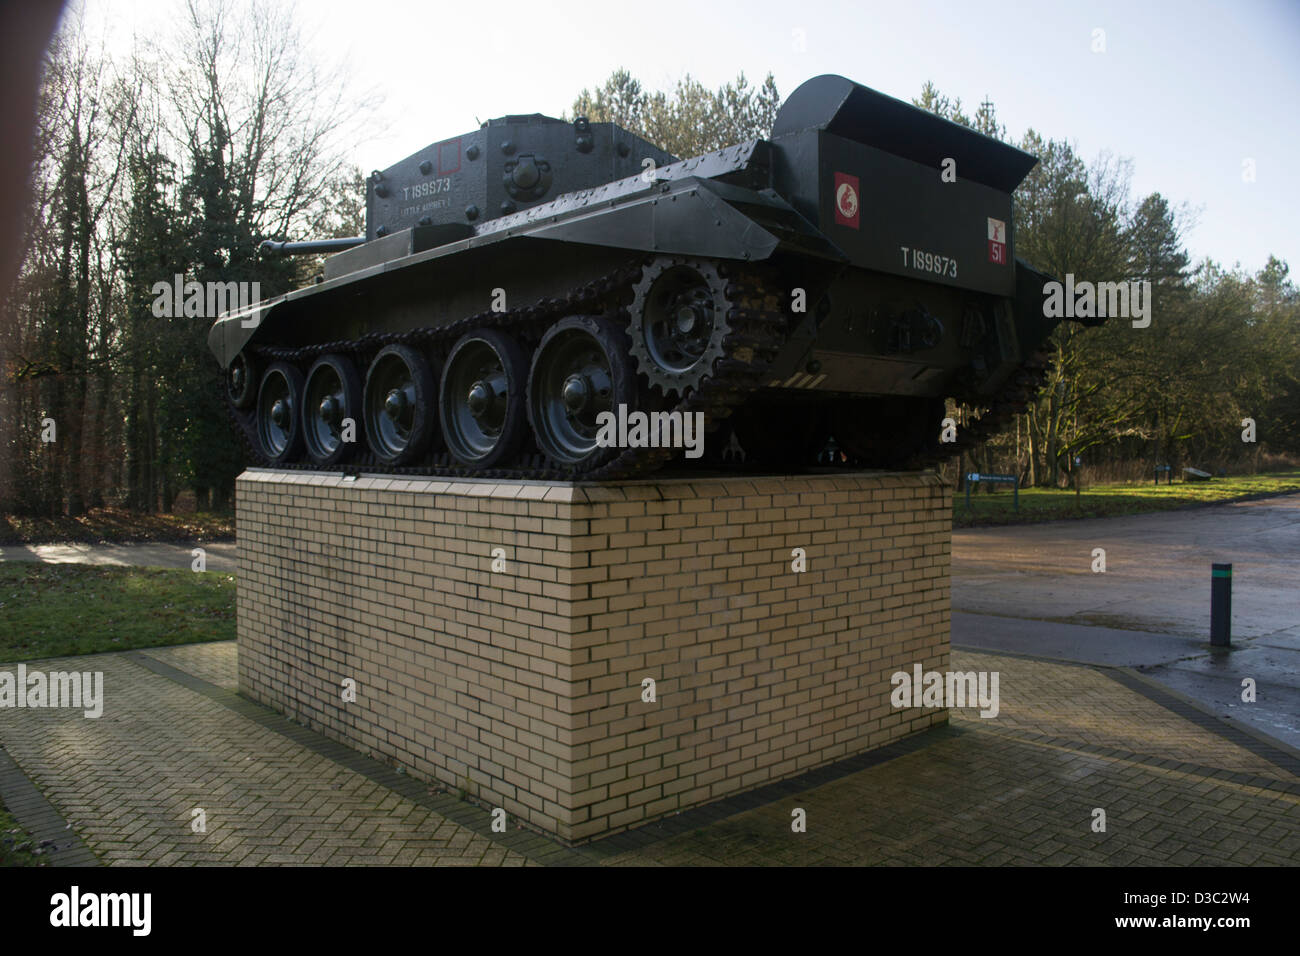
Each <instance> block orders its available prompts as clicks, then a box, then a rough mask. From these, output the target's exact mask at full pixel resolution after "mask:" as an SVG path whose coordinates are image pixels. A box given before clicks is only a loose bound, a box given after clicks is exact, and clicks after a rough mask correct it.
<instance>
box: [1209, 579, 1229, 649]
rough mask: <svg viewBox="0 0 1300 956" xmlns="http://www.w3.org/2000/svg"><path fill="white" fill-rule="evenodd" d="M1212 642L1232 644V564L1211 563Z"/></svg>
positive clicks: (1216, 645) (1219, 644) (1224, 645)
mask: <svg viewBox="0 0 1300 956" xmlns="http://www.w3.org/2000/svg"><path fill="white" fill-rule="evenodd" d="M1210 569H1211V570H1210V643H1211V644H1213V645H1214V646H1215V647H1231V646H1232V565H1231V564H1212V565H1210Z"/></svg>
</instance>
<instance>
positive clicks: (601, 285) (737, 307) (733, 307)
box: [225, 257, 791, 481]
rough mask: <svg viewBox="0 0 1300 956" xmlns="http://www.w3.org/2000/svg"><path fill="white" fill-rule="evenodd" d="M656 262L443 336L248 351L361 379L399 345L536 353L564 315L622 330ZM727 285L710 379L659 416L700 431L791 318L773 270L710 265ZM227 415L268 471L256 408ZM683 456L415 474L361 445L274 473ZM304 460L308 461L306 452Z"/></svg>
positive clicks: (667, 452)
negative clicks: (343, 369)
mask: <svg viewBox="0 0 1300 956" xmlns="http://www.w3.org/2000/svg"><path fill="white" fill-rule="evenodd" d="M652 261H653V257H647V258H643V259H638V260H636V261H633V262H631V263H629V264H627V265H625V266H623V267H621V268H619V269H616V270H614V271H613V272H610V273H607V274H606V275H604V276H602V277H600V278H598V279H596V280H594V281H592V282H589V283H587V284H586V285H584V286H581V287H579V288H576V289H574V290H573V291H572V292H570V293H569V294H568V295H567V296H565V297H564V298H552V299H544V300H541V301H538V302H535V303H533V304H531V305H528V306H523V307H520V308H515V309H507V310H505V311H501V312H492V311H484V312H480V313H478V314H476V315H472V316H468V317H466V318H463V319H460V320H458V321H456V322H453V323H451V324H449V325H446V326H442V327H437V328H434V327H426V328H418V329H412V330H409V331H405V332H388V333H371V334H369V335H366V336H363V337H361V338H359V339H354V340H350V341H338V342H327V343H323V344H319V345H311V346H305V347H302V348H283V347H278V346H272V345H263V346H252V347H251V348H250V349H249V351H250V352H251V353H252V354H253V355H254V356H255V357H256V358H257V359H258V361H259V362H261V363H262V365H263V367H265V365H266V364H268V363H270V362H274V361H285V362H290V363H294V364H296V365H297V366H298V367H299V368H302V369H306V367H307V365H309V364H310V362H311V361H313V360H314V359H316V358H317V357H319V356H321V355H325V354H330V353H337V354H343V355H349V356H351V357H352V358H353V360H354V361H355V362H356V365H357V367H358V371H360V372H361V373H362V375H363V377H364V373H365V369H366V368H367V367H368V366H369V363H370V361H371V359H373V358H374V356H375V355H376V354H378V352H379V350H380V349H382V348H384V347H385V346H388V345H394V344H403V345H410V346H412V347H415V348H418V349H421V350H422V351H424V352H425V353H426V354H431V355H433V356H435V357H436V358H437V359H438V361H439V365H441V362H442V360H443V359H445V357H446V355H447V354H448V352H450V350H451V347H452V345H453V344H454V343H455V342H456V340H457V339H458V338H460V336H461V335H463V334H464V333H465V332H468V331H470V330H471V329H482V328H498V329H501V330H503V331H508V332H510V333H511V334H512V335H515V336H517V337H518V338H519V339H520V341H522V342H525V343H526V344H528V345H529V346H535V345H536V344H537V342H538V341H540V339H541V337H542V335H543V334H544V333H545V331H546V330H547V329H548V328H549V327H550V326H551V325H552V324H554V323H555V322H557V321H559V320H560V319H561V318H564V317H565V316H569V315H597V314H603V315H618V316H619V318H620V321H621V322H623V323H624V328H626V327H627V326H626V323H627V322H628V316H627V314H626V310H625V306H626V305H627V304H628V303H630V302H631V301H632V298H633V290H634V286H635V284H636V283H637V282H638V281H640V279H641V276H642V271H643V269H644V268H645V267H646V266H648V265H649V264H650V263H651V262H652ZM716 265H717V269H718V272H719V275H720V277H721V278H722V280H723V282H724V283H725V290H724V294H725V296H726V299H727V302H728V306H729V307H728V310H727V313H726V319H727V322H728V324H729V326H730V331H729V332H728V334H727V337H726V340H725V351H726V356H725V357H723V358H720V359H718V360H716V361H715V362H714V365H713V370H712V373H711V374H710V375H708V376H706V377H705V378H704V380H703V382H702V384H701V385H700V387H699V388H696V389H694V390H692V391H690V392H688V393H687V395H686V396H685V397H684V398H679V400H678V401H677V402H676V404H673V405H671V406H668V407H665V408H663V409H662V410H664V411H679V412H683V413H693V412H703V413H704V421H705V426H706V429H707V430H709V431H712V430H714V429H715V428H716V427H717V426H718V425H719V424H721V422H722V421H723V420H725V419H726V418H727V417H728V416H730V414H731V413H732V411H733V410H734V409H735V408H736V407H738V406H739V405H740V404H741V403H743V402H744V401H745V399H746V398H747V397H748V396H749V395H750V394H751V393H752V392H753V391H754V390H756V389H757V388H759V387H760V385H761V384H762V379H763V373H764V371H765V370H766V368H767V366H768V364H769V363H770V362H771V360H772V359H773V358H774V357H775V356H776V354H777V353H778V352H779V351H780V348H781V346H782V345H783V344H784V342H785V339H786V336H787V335H788V333H789V329H790V326H791V316H789V315H788V314H787V313H786V312H785V310H784V308H783V305H782V303H783V297H782V296H781V295H779V294H778V293H777V292H775V291H773V289H772V288H770V284H771V280H772V278H773V276H772V275H771V270H770V269H763V268H761V267H755V266H751V265H740V264H735V263H729V262H726V263H724V262H719V263H717V264H716ZM225 404H226V408H227V411H228V412H229V414H230V416H231V419H232V422H233V424H234V425H235V429H236V431H237V432H238V433H239V435H240V436H241V438H242V440H243V444H244V446H245V451H246V453H247V456H248V460H249V461H250V462H255V463H257V464H258V465H261V466H264V467H265V466H269V465H270V462H269V461H268V460H267V458H266V457H265V456H264V455H263V454H262V451H261V448H260V447H259V442H258V439H257V428H256V420H255V415H256V405H254V407H253V409H250V410H249V411H245V412H241V411H240V410H238V409H236V408H235V407H234V405H233V403H231V401H230V400H229V397H228V396H227V400H226V403H225ZM679 452H680V449H673V448H666V449H665V448H627V449H623V450H622V451H621V452H620V453H619V454H618V455H617V456H615V457H614V458H613V459H612V460H610V461H609V462H607V463H605V464H604V465H601V466H600V467H598V468H595V469H593V470H591V471H586V472H577V471H575V470H573V469H569V468H564V467H561V466H559V465H557V464H556V463H555V462H553V461H551V460H549V459H548V458H547V457H546V456H545V455H543V454H541V453H540V452H537V451H536V450H535V448H533V447H532V443H531V442H530V443H529V444H528V446H526V448H525V451H524V453H522V454H521V455H520V459H519V460H518V461H517V463H515V464H514V465H512V466H510V467H498V468H468V467H465V466H463V465H460V464H458V463H457V462H456V461H455V460H454V459H453V458H452V457H451V455H450V454H449V453H447V452H446V451H439V452H434V453H431V454H430V455H428V456H426V460H425V461H423V462H420V463H418V464H415V465H409V466H393V465H387V464H384V463H381V462H380V461H378V460H377V459H376V458H375V456H374V455H373V454H372V453H371V452H370V451H369V449H368V448H367V447H366V446H365V444H364V442H363V443H362V444H361V447H360V448H359V449H358V451H357V453H355V454H354V455H353V456H352V458H351V459H350V460H349V461H347V462H346V463H345V464H342V465H337V466H334V467H332V468H322V467H320V466H317V465H316V464H314V463H313V462H311V461H310V460H306V461H300V462H293V463H286V464H281V465H277V466H275V467H277V468H278V469H285V470H296V471H340V470H341V471H344V472H361V471H364V472H368V473H375V474H392V475H409V476H434V477H452V478H499V479H514V480H542V481H572V480H581V481H606V480H611V479H626V478H633V477H637V476H640V475H644V474H647V473H649V472H652V471H655V470H656V469H658V468H660V467H662V466H663V465H664V464H665V463H667V462H668V461H669V460H671V459H672V458H673V457H674V456H675V455H677V454H678V453H679ZM303 454H304V455H305V453H303Z"/></svg>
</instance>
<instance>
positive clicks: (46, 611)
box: [0, 561, 235, 663]
mask: <svg viewBox="0 0 1300 956" xmlns="http://www.w3.org/2000/svg"><path fill="white" fill-rule="evenodd" d="M234 637H235V576H234V575H233V574H226V573H221V572H217V571H207V572H204V573H201V574H198V573H195V572H193V571H190V570H166V569H162V568H131V567H96V566H92V565H84V564H37V563H28V562H25V561H24V562H17V561H15V562H5V563H2V564H0V661H4V662H6V663H8V662H16V661H27V660H34V659H38V658H45V657H66V656H69V655H73V654H95V653H98V652H100V651H124V650H130V649H132V648H137V647H165V646H167V645H171V644H192V643H195V642H198V641H223V640H233V639H234Z"/></svg>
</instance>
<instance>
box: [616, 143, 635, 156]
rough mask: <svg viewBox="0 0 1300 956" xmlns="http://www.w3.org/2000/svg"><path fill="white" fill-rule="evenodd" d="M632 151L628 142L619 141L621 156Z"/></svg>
mask: <svg viewBox="0 0 1300 956" xmlns="http://www.w3.org/2000/svg"><path fill="white" fill-rule="evenodd" d="M630 152H632V150H630V149H629V148H628V145H627V143H619V144H618V154H619V155H620V156H626V155H627V154H628V153H630Z"/></svg>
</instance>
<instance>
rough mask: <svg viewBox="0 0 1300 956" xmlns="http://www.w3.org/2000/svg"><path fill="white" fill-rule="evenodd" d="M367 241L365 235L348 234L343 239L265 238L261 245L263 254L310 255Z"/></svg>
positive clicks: (339, 249)
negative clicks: (300, 239)
mask: <svg viewBox="0 0 1300 956" xmlns="http://www.w3.org/2000/svg"><path fill="white" fill-rule="evenodd" d="M365 241H366V237H365V236H347V237H345V238H343V239H312V240H311V241H310V242H276V241H275V240H274V239H267V240H265V241H264V242H263V243H262V245H261V246H260V247H259V248H260V249H261V251H262V254H263V255H278V256H310V255H319V254H321V253H323V252H326V253H328V252H342V251H343V250H344V249H351V248H353V247H354V246H359V245H361V244H362V243H363V242H365Z"/></svg>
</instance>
